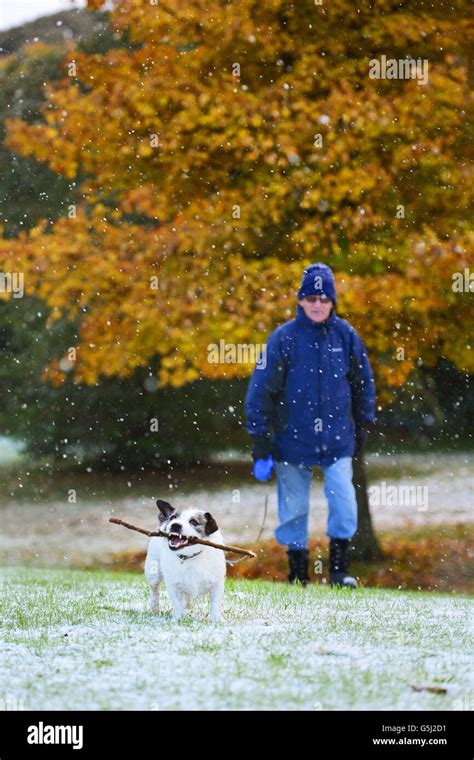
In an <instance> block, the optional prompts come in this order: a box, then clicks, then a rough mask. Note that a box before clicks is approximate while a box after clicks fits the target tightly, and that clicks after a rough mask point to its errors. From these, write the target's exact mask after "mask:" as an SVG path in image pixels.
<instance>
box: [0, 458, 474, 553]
mask: <svg viewBox="0 0 474 760" xmlns="http://www.w3.org/2000/svg"><path fill="white" fill-rule="evenodd" d="M368 471H369V486H373V485H375V486H379V487H382V484H383V483H385V484H386V486H387V487H389V486H406V485H408V486H416V487H417V488H418V489H420V491H419V492H420V494H421V493H423V491H422V489H424V488H427V492H426V493H427V498H428V500H427V502H426V504H420V505H419V506H416V505H415V506H407V505H404V504H400V505H398V506H383V505H382V506H372V507H371V512H372V516H373V521H374V525H375V528H376V529H379V530H380V529H383V528H391V527H404V526H422V525H437V524H441V523H450V524H454V523H459V522H463V523H467V522H472V521H473V518H474V509H473V506H474V466H473V457H472V455H471V454H469V453H462V452H459V453H456V454H442V455H439V454H433V455H431V454H426V453H423V454H403V455H397V456H388V455H384V456H377V455H371V456H370V457H369V460H368ZM315 472H316V471H315ZM166 488H167V486H165V487H163V486H158V487H157V489H156V490H157V494H156V495H158V496H160V498H165V499H169V500H170V501H171V502H172V503H173V504H175V505H176V506H178V507H179V506H185V505H186V506H189V505H190V504H192V505H193V506H195V507H197V508H198V509H205V510H207V511H210V512H212V513H213V514H214V515H215V517H216V519H217V521H218V523H219V525H220V526H221V529H222V533H223V534H224V536H225V537H226V539H227V541H229V542H234V541H235V542H240V543H246V544H252V543H253V542H254V541H255V539H256V537H257V535H258V533H259V530H260V526H261V524H262V520H263V514H264V503H265V495H266V494H268V497H269V498H268V516H267V520H266V524H265V529H264V532H263V538H264V539H265V538H270V537H273V532H274V529H275V527H276V525H277V499H276V486H275V480H274V479H273V481H272V482H270V483H268V484H261V483H256V482H255V481H254V480H253V479H252V478H251V465H250V463H249V478H248V480H246V481H244V482H240V481H238V482H235V480H232V479H229V485H228V486H222V485H216V486H212V485H209V483H206V482H204V483H203V484H202V485H201V486H197V487H194V488H193V489H192V490H189V489H184V488H183V489H177V490H176V491H172V490H169V489H168V490H165V489H166ZM134 490H135V489H134ZM162 490H163V492H161V491H162ZM158 491H159V493H158ZM425 506H426V507H427V508H426V509H424V508H423V507H425ZM420 507H421V508H420ZM0 511H1V518H2V535H1V536H0V551H2V553H3V556H4V557H5V559H4V562H5V564H25V563H28V564H30V563H31V564H36V565H42V566H46V565H55V566H70V567H72V566H76V567H77V566H82V567H83V566H84V565H86V566H88V565H90V564H92V563H93V562H94V561H95V560H96V559H97V558H100V559H101V560H104V558H106V557H107V556H110V555H112V554H113V553H116V552H122V551H127V550H130V551H140V550H144V549H146V546H147V539H146V538H145V537H143V536H140V535H139V534H137V533H132V532H131V531H128V530H125V529H124V528H119V527H116V526H111V525H110V524H109V522H108V519H109V517H111V516H116V517H122V518H123V519H124V520H126V521H128V522H132V523H135V524H136V525H140V526H142V527H144V528H148V529H150V530H153V529H155V527H156V507H155V503H154V500H153V499H152V498H150V496H149V495H143V493H142V494H140V493H139V492H137V493H135V494H134V496H133V498H130V497H127V498H119V497H117V498H114V499H113V500H109V501H107V500H105V499H103V500H97V501H93V502H91V501H87V500H83V499H81V498H80V492H79V496H78V500H77V503H76V504H69V503H68V502H67V492H66V489H65V497H64V500H63V501H58V500H55V501H52V502H44V503H41V502H40V501H38V502H36V503H35V504H31V503H29V502H26V503H24V502H23V503H22V502H19V501H18V500H16V501H12V502H10V503H7V504H6V505H5V506H3V507H1V510H0ZM326 515H327V507H326V500H325V498H324V495H323V490H322V481H321V479H320V478H319V479H318V478H317V477H316V476H315V477H314V479H313V488H312V496H311V512H310V531H311V533H312V534H313V535H324V533H325V530H326Z"/></svg>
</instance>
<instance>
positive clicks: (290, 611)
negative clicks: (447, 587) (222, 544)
mask: <svg viewBox="0 0 474 760" xmlns="http://www.w3.org/2000/svg"><path fill="white" fill-rule="evenodd" d="M1 578H2V585H3V594H2V607H3V611H2V619H3V623H2V639H3V644H2V649H3V656H2V659H1V662H0V679H1V680H2V682H3V683H2V686H1V688H0V692H1V693H2V694H3V695H4V697H5V698H6V699H7V698H10V699H17V700H23V706H24V709H26V710H28V709H33V710H37V709H40V710H47V709H51V710H58V709H67V710H72V709H74V710H80V709H86V710H104V709H105V710H108V709H113V710H137V709H141V710H176V709H191V710H194V709H204V710H224V709H225V710H226V709H238V710H240V709H256V710H259V709H269V710H302V709H305V710H337V709H351V710H357V709H363V710H375V709H380V710H445V709H447V710H451V709H466V706H467V709H474V677H473V668H472V665H473V657H472V652H473V641H472V633H473V616H472V601H471V600H469V599H468V598H466V597H457V596H451V597H448V596H444V595H436V594H432V593H429V594H427V593H417V592H402V591H389V590H379V589H359V590H357V591H355V592H351V591H349V590H339V591H335V590H332V589H330V588H327V587H324V586H321V585H311V586H310V587H308V588H306V589H301V588H294V587H291V586H289V585H286V584H278V583H270V582H262V581H253V582H252V581H250V582H249V581H247V582H245V581H231V582H228V583H227V588H226V596H225V604H224V610H225V620H224V622H222V623H219V624H217V625H212V624H211V623H209V622H208V619H207V603H205V602H204V601H203V602H202V603H201V602H199V603H198V604H197V606H196V608H195V609H194V610H193V612H192V613H191V616H190V617H189V618H188V619H187V620H185V621H184V622H183V623H180V624H175V623H173V622H172V621H171V618H170V604H169V601H168V599H167V597H166V595H164V609H163V614H162V616H160V617H156V616H153V615H151V614H150V613H148V612H146V600H147V588H146V584H145V582H144V579H143V578H142V577H140V576H133V575H126V574H112V573H101V572H97V573H86V572H80V571H64V570H61V571H60V570H39V569H31V568H7V569H3V570H2V571H1ZM412 686H437V687H442V688H445V689H446V693H443V694H434V693H430V692H428V691H421V692H416V691H414V690H413V689H412ZM469 705H470V707H469Z"/></svg>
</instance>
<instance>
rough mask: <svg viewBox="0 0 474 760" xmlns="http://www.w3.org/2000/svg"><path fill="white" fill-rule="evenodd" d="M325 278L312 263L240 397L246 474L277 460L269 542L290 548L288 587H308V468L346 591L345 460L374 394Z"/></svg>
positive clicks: (370, 412)
mask: <svg viewBox="0 0 474 760" xmlns="http://www.w3.org/2000/svg"><path fill="white" fill-rule="evenodd" d="M336 304H337V299H336V287H335V282H334V275H333V273H332V270H331V269H330V268H329V267H328V266H326V265H325V264H312V265H311V266H310V267H308V268H307V269H306V270H305V271H304V275H303V279H302V283H301V287H300V289H299V291H298V306H297V312H296V318H295V319H292V320H290V321H288V322H285V323H284V324H283V325H280V327H278V328H277V329H276V330H275V331H274V332H273V333H272V334H271V335H270V337H269V339H268V341H267V344H266V352H263V353H262V355H261V356H260V358H259V361H258V362H257V364H256V366H255V369H254V372H253V374H252V377H251V379H250V383H249V387H248V390H247V395H246V399H245V410H246V416H247V426H246V429H247V432H249V433H250V434H251V436H252V440H253V451H252V454H253V458H254V461H255V466H254V474H255V476H256V477H257V478H258V479H261V480H266V479H268V477H270V474H271V469H272V464H273V457H274V459H275V460H276V472H277V487H278V516H279V521H280V524H279V526H278V528H277V529H276V532H275V535H276V538H277V541H278V542H279V543H280V544H282V545H283V546H287V547H288V551H287V554H288V560H289V575H288V580H289V581H290V583H294V582H295V581H299V582H301V583H302V584H303V585H306V583H307V582H308V580H309V574H308V564H309V553H308V549H307V544H308V512H309V491H310V484H311V477H312V467H313V465H318V466H320V467H321V468H322V470H323V474H324V493H325V495H326V498H327V501H328V507H329V512H328V524H327V535H328V537H329V539H330V545H329V551H330V557H329V573H330V582H331V584H332V585H341V586H348V587H351V588H354V587H356V586H357V582H356V580H355V579H354V578H352V577H351V576H350V575H349V550H350V540H351V538H352V537H353V535H354V533H355V532H356V528H357V501H356V494H355V489H354V486H353V483H352V456H354V454H357V453H358V452H359V451H360V449H361V448H362V446H363V443H364V439H365V431H366V427H367V425H368V424H370V423H372V422H373V421H374V419H375V386H374V379H373V375H372V370H371V367H370V363H369V360H368V357H367V352H366V349H365V346H364V344H363V342H362V340H361V339H360V337H359V335H358V334H357V333H356V331H355V330H354V328H353V327H352V326H351V325H350V324H349V323H348V322H346V321H345V320H344V319H341V318H340V317H338V316H337V315H336V311H335V309H336Z"/></svg>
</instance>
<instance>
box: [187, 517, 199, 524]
mask: <svg viewBox="0 0 474 760" xmlns="http://www.w3.org/2000/svg"><path fill="white" fill-rule="evenodd" d="M189 524H190V525H196V526H198V525H199V523H198V521H197V520H195V519H194V517H192V518H191V520H190V521H189Z"/></svg>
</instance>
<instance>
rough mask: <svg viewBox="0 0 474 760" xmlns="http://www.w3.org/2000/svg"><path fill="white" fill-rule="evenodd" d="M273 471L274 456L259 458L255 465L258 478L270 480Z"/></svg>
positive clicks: (254, 472) (254, 470)
mask: <svg viewBox="0 0 474 760" xmlns="http://www.w3.org/2000/svg"><path fill="white" fill-rule="evenodd" d="M272 472H273V457H272V455H271V454H270V456H269V457H268V459H257V460H256V461H255V463H254V466H253V474H254V477H255V479H256V480H269V479H270V477H271V474H272Z"/></svg>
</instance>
